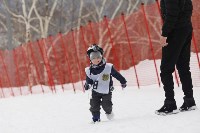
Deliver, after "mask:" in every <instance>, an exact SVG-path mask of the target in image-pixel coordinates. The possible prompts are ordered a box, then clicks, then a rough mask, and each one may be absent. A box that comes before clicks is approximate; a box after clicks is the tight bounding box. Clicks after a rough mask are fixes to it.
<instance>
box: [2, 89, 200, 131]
mask: <svg viewBox="0 0 200 133" xmlns="http://www.w3.org/2000/svg"><path fill="white" fill-rule="evenodd" d="M175 93H176V96H175V98H176V101H177V105H178V106H181V104H182V102H183V99H182V97H183V92H182V90H181V88H180V87H179V88H178V87H176V88H175ZM89 95H90V92H88V91H87V92H85V93H83V92H81V91H78V92H76V94H74V92H73V91H65V92H64V93H63V92H57V94H52V93H48V94H35V95H28V96H18V97H14V98H12V97H10V98H5V99H1V100H0V132H1V133H66V132H67V133H79V132H81V133H94V132H95V133H122V132H124V133H125V132H126V133H130V132H136V133H161V132H162V133H174V132H181V133H188V132H190V133H199V132H200V110H198V109H197V110H194V111H189V112H181V113H179V114H175V115H168V116H159V115H156V114H155V113H154V111H155V110H156V109H159V108H160V107H161V106H162V105H163V100H164V91H163V89H162V88H159V87H158V86H157V85H152V86H143V87H141V88H140V89H137V87H133V86H128V87H127V88H125V89H124V90H122V89H121V88H120V87H119V86H116V87H115V90H114V92H113V104H114V105H113V111H114V114H115V119H114V120H112V121H109V120H107V118H106V116H105V113H104V112H103V110H101V112H102V113H101V119H102V122H100V123H98V124H90V122H91V114H90V112H89ZM194 97H195V100H196V103H197V105H198V104H199V103H200V88H197V87H196V88H194Z"/></svg>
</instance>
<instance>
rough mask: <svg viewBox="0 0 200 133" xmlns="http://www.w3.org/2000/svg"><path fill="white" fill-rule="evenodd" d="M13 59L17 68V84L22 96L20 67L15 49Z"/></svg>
mask: <svg viewBox="0 0 200 133" xmlns="http://www.w3.org/2000/svg"><path fill="white" fill-rule="evenodd" d="M12 52H13V58H14V63H15V67H16V77H17V82H18V85H19V88H20V94H21V95H22V89H21V86H22V85H21V82H20V76H19V67H18V64H17V60H16V58H17V54H16V52H15V49H13V51H12Z"/></svg>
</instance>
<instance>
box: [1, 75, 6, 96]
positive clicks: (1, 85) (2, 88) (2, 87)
mask: <svg viewBox="0 0 200 133" xmlns="http://www.w3.org/2000/svg"><path fill="white" fill-rule="evenodd" d="M0 89H1V93H2V95H3V97H4V98H5V94H4V91H3V86H2V82H1V77H0Z"/></svg>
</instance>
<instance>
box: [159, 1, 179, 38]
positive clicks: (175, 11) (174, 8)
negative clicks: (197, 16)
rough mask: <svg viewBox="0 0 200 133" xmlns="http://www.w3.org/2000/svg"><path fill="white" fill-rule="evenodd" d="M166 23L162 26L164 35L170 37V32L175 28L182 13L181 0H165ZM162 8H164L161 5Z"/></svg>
mask: <svg viewBox="0 0 200 133" xmlns="http://www.w3.org/2000/svg"><path fill="white" fill-rule="evenodd" d="M163 4H164V8H165V9H162V10H164V12H165V13H166V14H165V17H164V24H163V27H162V36H164V37H168V35H169V33H170V32H171V31H172V30H173V29H174V28H175V24H176V22H177V20H178V17H179V13H180V5H179V0H164V3H163ZM161 8H163V7H162V6H161Z"/></svg>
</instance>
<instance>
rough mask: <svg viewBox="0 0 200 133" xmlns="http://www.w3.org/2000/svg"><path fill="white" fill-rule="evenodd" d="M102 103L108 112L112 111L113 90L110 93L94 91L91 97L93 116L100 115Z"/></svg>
mask: <svg viewBox="0 0 200 133" xmlns="http://www.w3.org/2000/svg"><path fill="white" fill-rule="evenodd" d="M101 105H102V108H103V110H104V111H105V112H106V113H107V114H110V113H111V112H112V105H113V104H112V92H110V93H109V94H100V93H97V92H95V91H92V98H91V99H90V111H91V113H92V115H93V116H99V115H100V109H101V108H100V106H101Z"/></svg>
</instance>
